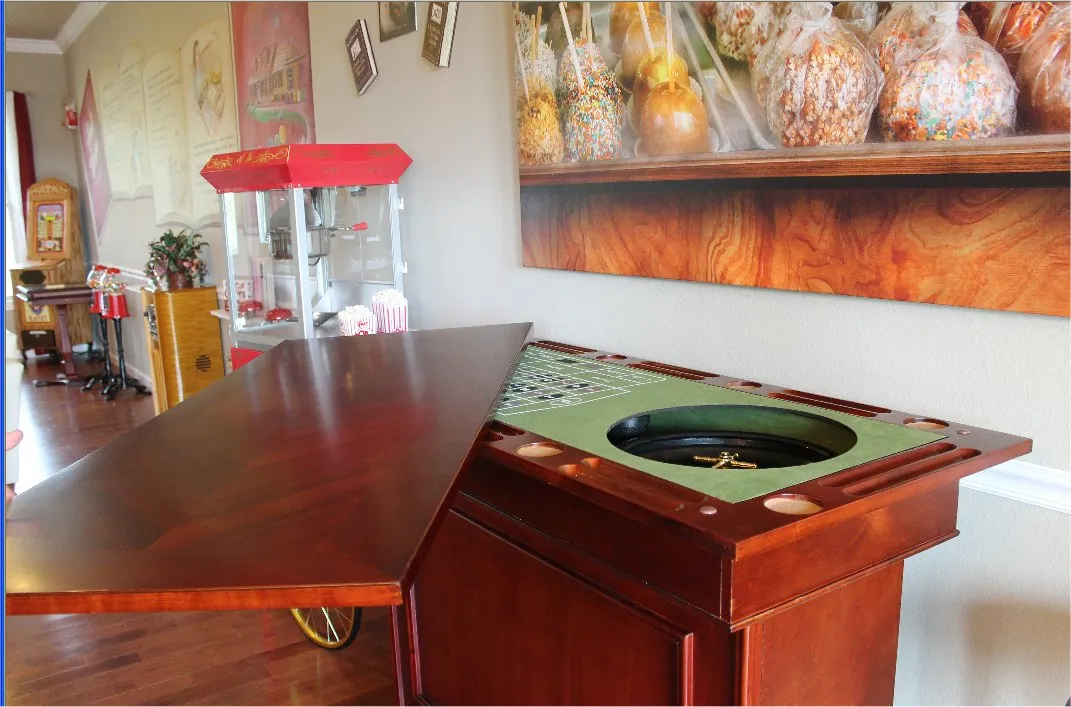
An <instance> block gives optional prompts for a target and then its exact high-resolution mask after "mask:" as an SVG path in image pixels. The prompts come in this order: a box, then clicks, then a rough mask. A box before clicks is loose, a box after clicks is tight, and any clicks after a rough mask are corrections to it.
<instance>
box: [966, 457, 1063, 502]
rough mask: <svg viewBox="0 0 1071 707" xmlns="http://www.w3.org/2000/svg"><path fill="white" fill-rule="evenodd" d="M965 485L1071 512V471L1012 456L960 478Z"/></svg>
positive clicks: (1016, 499) (1004, 496)
mask: <svg viewBox="0 0 1071 707" xmlns="http://www.w3.org/2000/svg"><path fill="white" fill-rule="evenodd" d="M960 484H961V485H962V486H963V487H964V488H969V489H974V490H975V491H984V492H985V493H991V494H993V495H994V496H1000V497H1002V498H1010V499H1013V500H1015V501H1022V502H1023V503H1029V504H1031V505H1034V506H1040V507H1041V508H1049V509H1051V510H1054V511H1060V512H1061V513H1067V514H1071V471H1064V470H1063V469H1054V468H1052V467H1048V466H1042V465H1040V464H1031V463H1030V462H1024V461H1020V460H1019V459H1012V460H1011V461H1007V462H1004V463H1003V464H998V465H997V466H994V467H992V468H990V469H986V470H985V471H982V472H979V473H977V474H972V475H971V476H968V477H967V478H965V479H963V480H962V481H960Z"/></svg>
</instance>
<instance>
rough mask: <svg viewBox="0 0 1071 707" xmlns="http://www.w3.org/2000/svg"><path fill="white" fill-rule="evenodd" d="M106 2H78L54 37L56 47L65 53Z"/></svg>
mask: <svg viewBox="0 0 1071 707" xmlns="http://www.w3.org/2000/svg"><path fill="white" fill-rule="evenodd" d="M107 4H108V3H107V2H80V3H78V7H76V8H75V9H74V12H72V13H71V16H70V17H68V18H67V21H66V22H64V23H63V27H61V28H60V31H59V34H57V35H56V45H57V46H58V47H59V48H60V51H61V52H65V51H67V49H69V48H70V46H71V45H72V44H74V40H76V39H78V36H79V35H80V34H82V32H84V31H85V28H86V27H88V26H89V23H90V22H92V21H93V18H94V17H96V16H97V15H99V14H100V11H101V10H103V9H104V6H105V5H107Z"/></svg>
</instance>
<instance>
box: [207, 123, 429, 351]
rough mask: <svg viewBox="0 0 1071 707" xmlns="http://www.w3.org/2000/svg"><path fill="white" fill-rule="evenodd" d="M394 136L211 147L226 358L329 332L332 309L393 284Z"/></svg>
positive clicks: (397, 158) (397, 168)
mask: <svg viewBox="0 0 1071 707" xmlns="http://www.w3.org/2000/svg"><path fill="white" fill-rule="evenodd" d="M410 164H412V159H411V158H410V157H409V155H407V154H406V153H405V152H404V151H403V150H402V149H401V148H400V147H398V146H397V145H386V144H384V145H284V146H281V147H269V148H261V149H256V150H246V151H244V152H231V153H225V154H220V155H216V156H214V157H212V159H210V160H209V161H208V164H206V165H205V167H204V169H202V170H201V176H203V177H204V178H205V179H206V180H208V182H209V183H210V184H211V185H212V186H213V187H215V189H216V191H217V192H218V193H219V199H220V212H221V221H222V224H223V235H224V240H225V244H226V248H225V250H226V254H227V281H226V283H225V292H224V299H225V301H226V305H225V306H226V308H227V310H228V312H229V316H230V322H231V327H230V334H231V344H232V360H233V362H234V365H235V366H238V365H240V363H241V362H244V361H246V360H248V359H250V358H252V357H254V356H256V355H257V354H258V353H259V352H263V351H265V350H267V349H269V348H271V347H272V346H275V345H276V344H278V343H280V342H282V341H285V340H287V339H311V338H317V337H323V336H337V335H338V333H339V327H338V317H337V314H338V312H340V311H342V310H343V309H344V308H346V307H347V306H351V305H358V304H361V305H365V306H368V305H369V304H370V303H371V299H372V297H373V295H375V294H376V292H379V291H381V290H384V289H394V290H397V291H399V292H403V291H404V290H403V282H402V275H403V274H404V273H405V271H406V264H405V262H404V261H403V259H402V253H401V233H400V223H399V221H400V219H399V212H400V211H401V210H402V209H403V208H404V203H403V201H402V199H401V197H400V196H399V193H398V180H399V179H400V178H401V176H402V174H403V173H404V172H405V170H406V169H407V168H408V167H409V165H410Z"/></svg>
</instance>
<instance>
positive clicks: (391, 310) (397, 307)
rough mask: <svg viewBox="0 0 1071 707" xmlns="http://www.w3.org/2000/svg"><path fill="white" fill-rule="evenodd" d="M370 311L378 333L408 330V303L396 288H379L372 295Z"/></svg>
mask: <svg viewBox="0 0 1071 707" xmlns="http://www.w3.org/2000/svg"><path fill="white" fill-rule="evenodd" d="M372 311H373V312H374V313H375V315H376V328H377V330H378V331H379V333H380V334H393V333H396V332H402V331H409V303H408V302H407V301H406V299H405V297H404V296H403V295H402V293H401V292H399V291H398V290H380V291H379V292H377V293H375V294H374V295H372Z"/></svg>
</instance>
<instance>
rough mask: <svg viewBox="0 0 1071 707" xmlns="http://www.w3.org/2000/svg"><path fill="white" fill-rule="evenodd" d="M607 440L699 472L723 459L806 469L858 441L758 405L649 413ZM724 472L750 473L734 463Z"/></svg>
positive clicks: (833, 427)
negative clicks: (729, 470) (804, 467)
mask: <svg viewBox="0 0 1071 707" xmlns="http://www.w3.org/2000/svg"><path fill="white" fill-rule="evenodd" d="M606 437H607V439H609V440H610V442H611V443H612V444H613V445H614V446H615V447H617V448H618V449H620V450H621V451H623V452H627V453H629V454H634V455H636V456H638V457H642V458H644V459H650V460H652V461H658V462H663V463H666V464H678V465H681V466H693V467H700V468H711V467H712V466H714V465H715V462H714V461H712V460H713V459H718V458H721V457H723V456H726V457H728V458H730V459H733V460H735V461H738V462H742V463H745V464H748V465H750V464H754V465H755V468H758V469H778V468H783V467H790V466H803V465H805V464H813V463H815V462H820V461H825V460H826V459H832V458H834V457H837V456H840V455H841V454H843V453H844V452H846V451H848V450H849V449H851V448H852V447H854V446H855V444H856V442H857V437H856V435H855V432H853V431H852V430H851V428H850V427H848V426H847V425H844V424H841V423H840V422H837V421H836V420H833V419H830V418H827V417H823V416H821V415H813V414H810V413H806V412H802V411H797V410H789V409H785V408H778V407H771V406H760V405H700V406H689V407H679V408H664V409H661V410H651V411H648V412H642V413H638V414H636V415H631V416H629V417H626V418H624V419H623V420H620V421H618V422H616V423H614V425H612V426H611V427H610V429H609V431H608V432H607V434H606ZM696 457H700V459H697V458H696ZM720 468H723V469H732V470H734V471H740V470H746V469H745V468H744V467H742V466H738V465H735V464H725V465H723V466H721V467H720Z"/></svg>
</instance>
